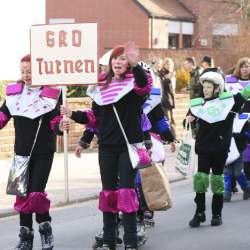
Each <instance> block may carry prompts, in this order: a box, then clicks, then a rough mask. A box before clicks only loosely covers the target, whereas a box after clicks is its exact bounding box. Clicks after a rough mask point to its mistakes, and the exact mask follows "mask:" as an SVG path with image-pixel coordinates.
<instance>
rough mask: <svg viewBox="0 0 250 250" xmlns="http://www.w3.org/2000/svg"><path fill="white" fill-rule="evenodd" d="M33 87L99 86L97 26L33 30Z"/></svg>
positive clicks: (75, 25)
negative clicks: (95, 84)
mask: <svg viewBox="0 0 250 250" xmlns="http://www.w3.org/2000/svg"><path fill="white" fill-rule="evenodd" d="M31 63H32V85H78V84H93V83H97V75H98V61H97V24H96V23H81V24H56V25H36V26H32V27H31Z"/></svg>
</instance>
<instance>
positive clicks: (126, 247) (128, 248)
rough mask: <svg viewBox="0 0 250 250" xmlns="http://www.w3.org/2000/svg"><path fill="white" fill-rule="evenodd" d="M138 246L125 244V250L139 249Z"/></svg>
mask: <svg viewBox="0 0 250 250" xmlns="http://www.w3.org/2000/svg"><path fill="white" fill-rule="evenodd" d="M137 249H138V248H137V247H133V246H125V250H137Z"/></svg>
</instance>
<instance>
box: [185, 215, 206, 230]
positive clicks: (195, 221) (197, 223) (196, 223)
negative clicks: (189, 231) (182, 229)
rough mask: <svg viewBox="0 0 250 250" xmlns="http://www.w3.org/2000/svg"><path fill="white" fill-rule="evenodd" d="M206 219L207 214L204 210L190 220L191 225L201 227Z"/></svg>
mask: <svg viewBox="0 0 250 250" xmlns="http://www.w3.org/2000/svg"><path fill="white" fill-rule="evenodd" d="M205 221H206V215H205V213H204V212H202V213H195V214H194V217H193V219H192V220H191V221H190V222H189V226H190V227H199V226H200V224H201V223H203V222H205Z"/></svg>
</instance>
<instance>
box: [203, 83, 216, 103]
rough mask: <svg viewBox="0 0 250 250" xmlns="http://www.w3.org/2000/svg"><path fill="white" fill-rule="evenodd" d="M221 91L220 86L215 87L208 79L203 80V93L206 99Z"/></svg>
mask: <svg viewBox="0 0 250 250" xmlns="http://www.w3.org/2000/svg"><path fill="white" fill-rule="evenodd" d="M217 93H219V87H216V88H215V87H214V84H213V83H211V82H208V81H204V82H203V94H204V97H205V99H208V98H211V97H213V96H214V95H215V94H217Z"/></svg>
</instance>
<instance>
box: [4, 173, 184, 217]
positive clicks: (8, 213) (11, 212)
mask: <svg viewBox="0 0 250 250" xmlns="http://www.w3.org/2000/svg"><path fill="white" fill-rule="evenodd" d="M185 179H186V178H185V177H184V176H180V177H177V178H175V179H173V180H171V181H169V182H170V183H175V182H178V181H183V180H185ZM98 197H99V195H97V194H96V195H91V196H88V197H85V198H79V199H74V200H70V201H69V202H62V201H59V202H58V203H56V204H54V205H53V206H52V207H51V208H52V209H53V208H59V207H66V206H69V205H73V204H77V203H83V202H87V201H92V200H97V199H98ZM14 215H18V212H16V211H15V210H12V209H8V210H7V211H6V212H3V213H0V219H1V218H5V217H10V216H14Z"/></svg>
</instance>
